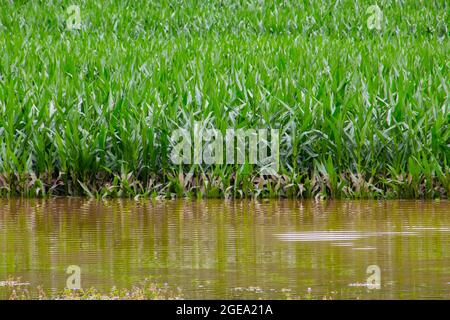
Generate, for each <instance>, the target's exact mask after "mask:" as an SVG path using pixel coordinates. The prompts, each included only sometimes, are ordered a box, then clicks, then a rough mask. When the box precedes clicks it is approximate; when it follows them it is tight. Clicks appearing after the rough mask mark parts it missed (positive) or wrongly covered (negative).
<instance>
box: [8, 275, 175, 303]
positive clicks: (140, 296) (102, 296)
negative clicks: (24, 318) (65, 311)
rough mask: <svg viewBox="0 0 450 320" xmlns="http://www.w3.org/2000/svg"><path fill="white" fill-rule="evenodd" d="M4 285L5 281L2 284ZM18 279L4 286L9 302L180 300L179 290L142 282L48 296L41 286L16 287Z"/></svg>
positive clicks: (68, 291)
mask: <svg viewBox="0 0 450 320" xmlns="http://www.w3.org/2000/svg"><path fill="white" fill-rule="evenodd" d="M2 283H6V281H4V282H2ZM16 283H20V279H15V280H12V279H11V280H8V281H7V283H6V284H5V285H4V286H5V287H7V288H9V289H11V294H10V296H9V299H10V300H30V299H37V300H160V299H164V300H178V299H182V298H183V296H182V294H181V289H180V288H177V289H176V290H174V289H172V288H169V287H168V286H165V285H159V284H155V283H151V282H149V281H148V280H145V281H143V282H142V283H141V284H140V285H138V286H133V287H132V288H131V289H117V288H116V287H113V288H112V289H111V291H109V292H101V291H99V290H97V289H95V288H90V289H87V290H83V289H80V290H70V289H64V290H63V291H61V292H57V293H51V294H49V293H48V292H46V291H45V290H44V288H43V287H42V286H37V287H36V288H34V289H33V288H30V284H27V285H16Z"/></svg>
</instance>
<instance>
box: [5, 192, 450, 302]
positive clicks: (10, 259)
mask: <svg viewBox="0 0 450 320" xmlns="http://www.w3.org/2000/svg"><path fill="white" fill-rule="evenodd" d="M69 265H78V266H80V268H81V272H82V275H81V279H82V280H81V285H82V287H83V288H89V287H96V288H98V289H100V290H104V291H109V290H110V289H111V287H113V286H116V287H119V288H130V287H132V286H133V285H138V284H139V283H141V282H142V281H143V280H144V279H150V280H151V281H154V282H156V283H159V284H162V285H165V286H168V287H170V288H173V289H176V288H180V289H181V290H182V293H183V296H184V297H185V298H193V299H203V298H207V299H215V298H218V299H226V298H231V299H232V298H272V299H286V298H294V299H297V298H302V299H304V298H323V297H331V298H334V299H353V298H364V299H380V298H393V299H405V298H438V299H449V298H450V202H449V201H327V202H313V201H291V200H280V201H262V202H255V201H223V200H211V201H182V200H178V201H157V202H152V201H139V202H136V201H133V200H109V201H103V202H102V201H96V200H85V199H77V198H61V199H51V200H24V199H0V298H5V297H7V294H8V293H7V290H6V288H5V287H2V286H1V281H2V280H6V279H8V277H21V281H22V282H29V283H30V285H31V286H37V285H42V286H43V287H44V288H47V289H49V290H53V291H59V290H62V289H63V288H64V287H65V284H66V278H67V275H66V273H65V272H66V268H67V267H68V266H69ZM372 265H376V266H378V267H379V269H380V271H381V282H380V289H370V288H368V287H367V278H368V276H369V274H367V273H366V271H367V268H368V267H369V266H372Z"/></svg>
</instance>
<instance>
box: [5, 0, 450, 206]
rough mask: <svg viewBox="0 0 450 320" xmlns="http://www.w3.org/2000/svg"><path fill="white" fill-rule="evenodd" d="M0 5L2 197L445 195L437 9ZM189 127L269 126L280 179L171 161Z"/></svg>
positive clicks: (428, 0)
mask: <svg viewBox="0 0 450 320" xmlns="http://www.w3.org/2000/svg"><path fill="white" fill-rule="evenodd" d="M0 3H1V7H0V47H1V56H0V194H1V195H27V196H42V195H90V196H136V195H143V196H148V195H153V196H174V195H176V196H202V197H255V196H259V197H270V196H287V197H336V198H339V197H350V198H353V197H386V198H398V197H405V198H406V197H408V198H409V197H414V198H422V197H426V198H436V197H447V196H448V193H449V191H450V169H449V159H450V125H449V123H450V112H449V59H448V53H449V52H450V50H449V49H450V46H449V33H448V27H449V26H448V12H449V7H448V2H447V1H446V0H424V1H419V0H417V1H408V0H391V1H390V0H385V1H375V0H367V1H365V0H364V1H362V0H360V1H355V0H295V1H287V0H286V1H280V0H279V1H268V0H259V1H235V0H223V1H193V0H192V1H181V0H179V1H134V0H130V1H125V0H123V1H120V0H110V1H93V0H92V1H90V0H89V1H75V0H70V1H51V0H48V1H13V0H10V1H7V0H1V1H0ZM375 3H377V4H378V5H379V7H380V8H381V10H382V13H383V19H382V23H381V30H377V29H369V27H368V25H367V19H368V17H369V15H370V14H368V13H367V9H368V7H370V6H371V5H373V4H375ZM70 5H79V7H80V12H81V22H82V23H81V29H80V30H68V29H67V25H66V20H67V18H68V13H67V12H66V9H67V8H68V7H69V6H70ZM199 120H203V121H204V122H205V123H207V125H208V126H211V127H214V128H218V129H220V130H222V131H225V130H226V129H227V128H244V129H246V128H277V129H279V130H280V136H281V142H280V171H279V172H280V176H279V177H268V176H265V177H264V176H263V177H261V176H260V175H259V174H258V168H257V167H255V166H253V165H249V164H246V165H237V164H236V165H210V166H206V165H202V166H198V165H193V166H191V165H183V166H178V165H174V164H173V163H172V162H171V161H170V159H169V157H170V148H171V145H170V135H171V133H172V132H173V130H174V129H176V128H180V127H186V126H188V127H189V126H192V124H193V123H194V121H199ZM187 172H191V173H193V175H192V176H191V175H187V174H186V173H187Z"/></svg>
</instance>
